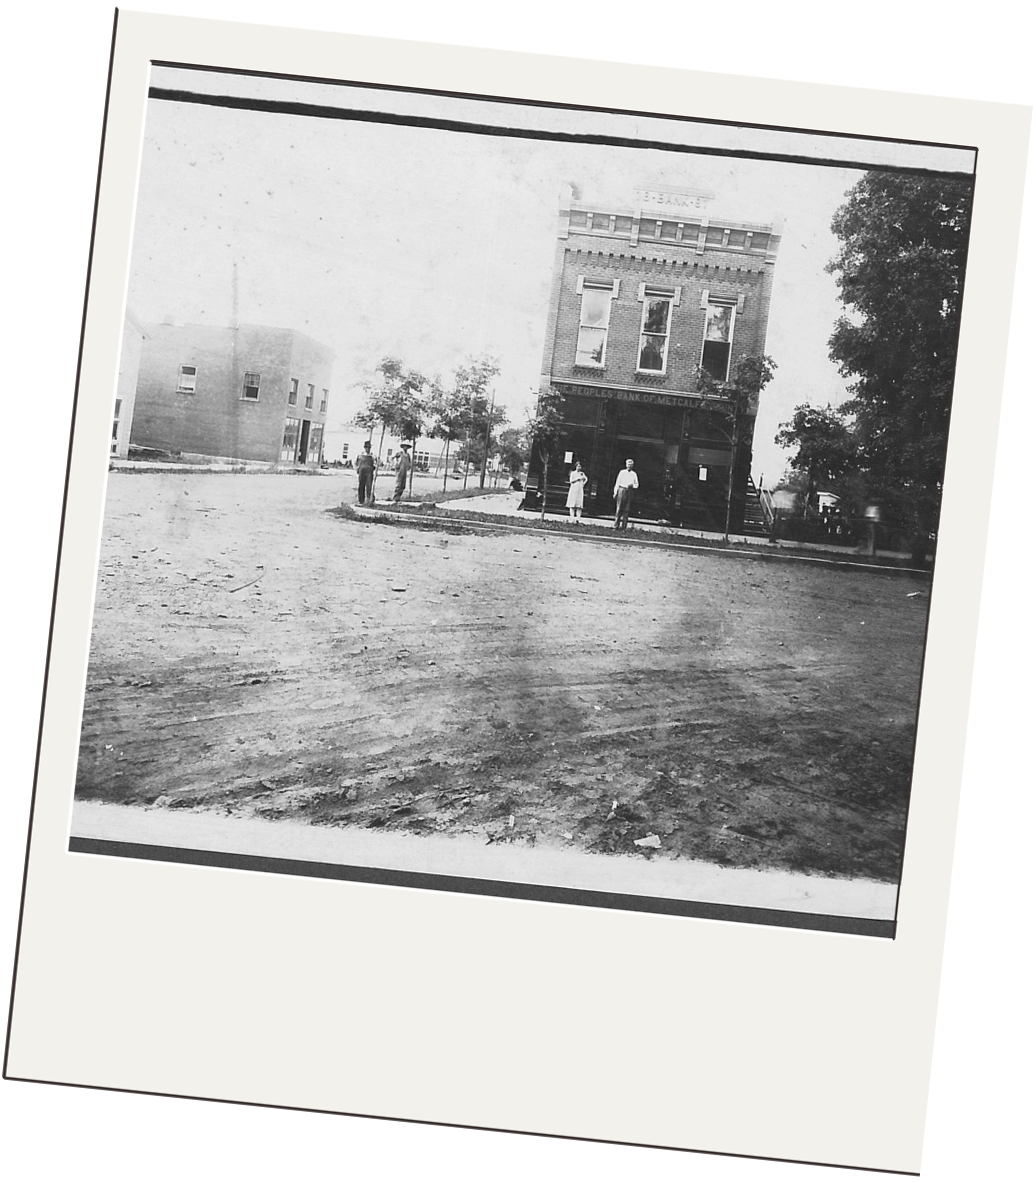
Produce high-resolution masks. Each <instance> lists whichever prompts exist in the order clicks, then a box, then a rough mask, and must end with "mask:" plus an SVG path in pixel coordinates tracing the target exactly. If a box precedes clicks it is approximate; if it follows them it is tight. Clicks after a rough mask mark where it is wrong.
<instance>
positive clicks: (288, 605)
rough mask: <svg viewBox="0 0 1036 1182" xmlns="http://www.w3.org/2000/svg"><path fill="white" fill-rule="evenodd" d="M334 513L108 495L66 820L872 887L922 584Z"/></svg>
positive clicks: (900, 808)
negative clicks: (87, 815)
mask: <svg viewBox="0 0 1036 1182" xmlns="http://www.w3.org/2000/svg"><path fill="white" fill-rule="evenodd" d="M352 492H353V481H352V480H350V479H349V478H348V477H346V476H342V475H338V474H335V475H331V476H321V477H317V476H313V477H291V476H266V475H263V476H258V475H256V476H252V475H248V476H244V475H241V476H219V475H193V474H191V475H172V474H167V475H161V474H154V473H151V474H146V475H133V474H127V473H120V472H113V473H111V474H110V476H109V488H108V499H107V509H106V516H105V536H104V541H103V543H102V549H101V562H100V570H99V579H98V595H97V604H96V609H95V617H94V631H93V636H92V644H91V660H90V673H89V678H88V684H87V692H86V704H85V713H84V723H83V733H82V744H81V750H80V763H79V776H78V783H77V795H78V796H79V797H80V798H88V799H100V800H107V801H123V802H134V803H138V804H140V803H147V804H154V805H156V807H159V808H163V807H168V808H180V809H183V808H190V809H202V810H219V811H220V812H221V813H224V814H229V815H249V816H261V817H265V818H276V817H290V818H293V819H296V820H299V819H301V820H308V821H311V822H314V823H319V824H327V825H349V826H363V827H369V828H385V829H388V830H398V831H403V832H411V833H424V832H436V831H439V832H453V833H458V832H459V833H471V834H477V835H480V836H483V837H484V839H485V840H486V841H487V842H490V843H493V842H524V843H539V844H541V845H543V844H548V845H556V846H559V847H570V848H576V849H584V850H587V851H591V852H609V853H611V852H623V853H630V854H634V855H636V856H642V857H648V858H660V857H661V858H665V857H681V856H682V857H694V858H705V859H709V860H711V861H714V862H717V863H720V864H725V865H738V866H760V867H781V868H787V869H793V870H804V871H810V872H813V873H825V874H837V875H844V876H852V877H868V878H875V879H881V880H885V881H891V880H894V879H895V878H896V876H897V875H898V869H899V858H900V849H901V845H902V836H903V823H904V817H905V810H906V800H907V794H908V788H909V780H910V762H911V752H912V744H913V727H914V719H915V707H916V700H917V691H918V677H919V671H920V662H921V652H922V643H923V634H924V623H925V612H926V607H927V586H926V584H925V583H924V582H921V581H914V580H913V579H912V578H911V577H910V576H902V575H898V574H896V575H894V574H886V573H877V572H875V571H871V570H862V571H851V570H834V569H828V568H825V567H818V566H816V565H811V564H795V563H788V562H780V563H777V562H774V563H769V562H757V561H745V560H739V559H736V558H731V557H729V556H725V555H713V554H686V553H677V552H672V551H664V550H650V549H643V548H638V547H635V546H628V547H627V546H622V547H619V546H605V545H597V544H591V543H585V544H580V545H575V544H572V543H571V542H570V541H569V540H568V539H566V538H565V537H559V536H557V535H536V534H529V533H524V532H523V533H521V534H511V533H509V534H497V535H494V534H486V533H483V532H481V531H480V532H477V533H474V532H463V529H464V527H460V526H457V527H453V530H454V531H460V532H441V531H437V530H426V529H418V528H409V527H408V528H401V527H397V526H394V525H385V524H373V523H368V522H361V521H355V520H348V519H342V518H340V517H336V516H335V515H334V514H333V513H331V512H329V511H328V510H330V509H333V508H334V507H335V506H337V505H338V504H339V502H340V501H342V500H343V499H351V498H352ZM916 591H921V592H922V593H921V594H920V595H915V596H914V597H912V598H911V597H908V593H909V592H916ZM644 838H651V839H652V844H650V845H647V846H638V845H636V844H635V843H636V842H637V841H639V840H642V839H644ZM655 838H657V839H658V840H657V845H656V844H655V842H654V840H653V839H655Z"/></svg>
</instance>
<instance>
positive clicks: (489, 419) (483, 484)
mask: <svg viewBox="0 0 1036 1182" xmlns="http://www.w3.org/2000/svg"><path fill="white" fill-rule="evenodd" d="M495 407H496V391H495V390H494V391H493V396H492V398H491V399H490V402H489V414H488V415H486V440H485V445H484V446H483V448H482V474H481V476H480V477H479V480H478V486H479V488H485V487H486V461H487V460H488V459H489V430H490V428H491V427H492V425H493V410H494V408H495Z"/></svg>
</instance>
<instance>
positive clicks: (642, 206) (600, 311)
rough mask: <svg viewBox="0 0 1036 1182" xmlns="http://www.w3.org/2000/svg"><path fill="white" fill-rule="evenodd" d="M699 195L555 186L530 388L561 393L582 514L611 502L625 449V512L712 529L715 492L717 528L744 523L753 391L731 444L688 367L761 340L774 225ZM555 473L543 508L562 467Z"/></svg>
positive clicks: (724, 407) (723, 363) (608, 507)
mask: <svg viewBox="0 0 1036 1182" xmlns="http://www.w3.org/2000/svg"><path fill="white" fill-rule="evenodd" d="M711 203H712V195H711V194H708V193H703V192H698V191H693V190H687V189H676V188H667V187H664V186H655V187H653V188H642V189H638V190H635V192H634V199H633V201H632V202H631V203H630V204H629V205H625V206H622V205H619V204H617V203H615V202H612V201H603V202H602V201H593V200H590V199H586V200H584V199H582V198H581V197H580V195H579V194H578V193H576V192H575V191H573V190H572V188H571V187H570V186H568V187H566V190H565V192H563V194H562V199H561V208H560V210H559V219H558V243H557V253H556V258H555V264H554V277H553V283H552V286H551V295H550V306H549V310H548V317H547V333H546V340H545V343H544V360H543V370H542V374H541V378H540V390H541V392H547V391H550V390H553V391H555V392H556V393H559V394H561V395H563V396H564V402H563V408H564V409H563V416H564V420H565V423H564V427H563V429H562V440H561V446H562V450H563V452H564V453H566V455H568V456H570V457H571V459H570V460H569V461H568V462H573V461H574V460H577V459H578V460H579V461H580V462H581V463H582V465H583V468H584V470H585V471H586V472H587V474H588V476H589V482H588V484H587V487H586V509H587V512H588V513H600V514H606V513H611V512H612V511H613V501H612V487H613V484H614V480H615V476H616V473H617V472H618V471H619V469H620V468H621V467H622V466H623V465H624V463H625V461H626V459H627V458H632V459H633V460H634V462H635V465H636V470H637V474H638V477H639V480H640V488H639V490H638V492H637V493H636V495H635V497H634V504H633V512H634V515H635V516H638V517H646V518H651V519H661V520H667V521H672V522H677V523H680V524H684V525H690V526H694V527H697V528H701V529H706V530H723V528H724V526H725V522H726V510H727V498H728V493H729V495H730V497H731V509H732V513H731V522H730V524H731V529H732V530H733V531H734V532H740V531H741V530H742V529H744V528H745V520H746V512H747V511H748V510H749V508H750V506H749V505H748V501H749V499H750V493H751V476H750V472H751V462H752V435H753V431H754V427H755V414H756V411H757V409H758V406H757V400H756V401H755V402H753V404H752V405H750V406H749V407H748V412H747V415H745V416H743V418H742V420H741V421H740V422H739V429H738V432H737V444H736V447H735V446H733V444H734V441H733V440H732V424H731V412H732V407H733V403H732V401H731V400H730V399H728V398H726V397H724V396H723V395H722V394H719V395H717V394H716V393H710V392H709V391H708V390H704V389H702V388H701V387H702V383H701V382H700V380H699V371H700V370H704V371H705V372H706V373H708V374H710V375H711V376H712V377H713V378H714V379H715V380H716V381H717V382H725V381H726V380H727V379H728V376H729V374H730V370H731V367H732V365H733V364H734V363H735V362H736V360H737V358H738V357H740V356H742V355H749V356H758V355H761V354H763V353H764V352H765V347H766V325H767V319H768V316H769V311H770V292H771V288H772V284H773V268H774V263H775V261H776V258H777V250H778V246H779V244H780V235H781V225H780V224H779V223H774V222H747V221H741V220H737V219H733V218H729V217H725V216H720V215H718V214H716V213H714V212H713V211H712V209H711ZM732 456H733V463H732V462H731V460H732ZM557 477H558V478H559V479H558V481H557V482H555V480H552V481H551V487H550V488H548V489H546V496H547V499H548V505H550V507H551V508H556V507H560V506H561V505H563V504H564V497H565V494H566V491H567V485H565V484H564V483H563V482H562V481H563V480H565V479H567V467H566V469H565V470H564V471H558V472H557ZM530 478H531V479H532V481H533V483H535V480H536V479H537V478H539V473H538V470H537V466H536V463H535V461H534V463H533V464H532V465H530Z"/></svg>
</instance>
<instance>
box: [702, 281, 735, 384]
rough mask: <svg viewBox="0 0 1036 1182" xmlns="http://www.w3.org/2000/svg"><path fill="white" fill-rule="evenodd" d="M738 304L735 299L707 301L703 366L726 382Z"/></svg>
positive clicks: (709, 372)
mask: <svg viewBox="0 0 1036 1182" xmlns="http://www.w3.org/2000/svg"><path fill="white" fill-rule="evenodd" d="M736 315H737V304H736V303H735V302H734V301H733V300H730V301H726V300H714V299H709V300H706V301H705V338H704V340H703V342H702V348H701V367H702V369H703V370H705V372H706V373H708V374H711V376H712V377H714V378H715V379H716V381H717V382H725V381H726V380H727V376H728V374H729V373H730V345H731V342H732V341H733V339H734V318H735V316H736Z"/></svg>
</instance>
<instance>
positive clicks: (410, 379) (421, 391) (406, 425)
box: [356, 357, 428, 488]
mask: <svg viewBox="0 0 1036 1182" xmlns="http://www.w3.org/2000/svg"><path fill="white" fill-rule="evenodd" d="M374 368H375V373H377V374H379V375H380V377H381V381H380V382H368V383H366V384H365V385H364V387H363V391H364V394H365V396H366V401H365V404H364V407H363V410H361V411H360V413H359V414H358V415H357V416H356V422H357V423H358V424H359V425H360V426H362V427H364V428H365V429H366V430H368V431H370V432H371V438H372V439H373V433H374V427H375V425H376V424H378V423H380V424H381V438H380V440H379V442H378V463H379V464H380V462H381V449H382V445H383V444H384V442H385V432H386V431H389V432H391V433H392V434H394V435H398V436H399V438H400V439H406V440H409V441H410V442H411V444H414V443H416V442H417V438H418V436H419V435H420V434H421V432H422V431H423V429H424V423H425V420H426V419H427V417H428V411H427V408H426V405H425V402H426V397H425V389H426V387H427V386H428V380H427V379H426V378H425V377H424V375H423V374H420V373H418V371H417V370H416V369H404V368H403V363H402V362H401V361H399V360H398V359H397V358H395V357H383V358H382V359H381V361H379V362H378V364H377V365H376V366H375V367H374ZM374 476H375V480H377V469H375V473H374ZM413 479H414V470H413V468H411V469H410V482H411V488H412V487H413Z"/></svg>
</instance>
